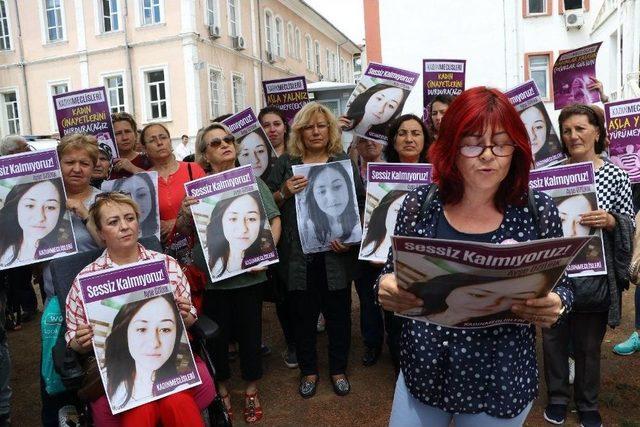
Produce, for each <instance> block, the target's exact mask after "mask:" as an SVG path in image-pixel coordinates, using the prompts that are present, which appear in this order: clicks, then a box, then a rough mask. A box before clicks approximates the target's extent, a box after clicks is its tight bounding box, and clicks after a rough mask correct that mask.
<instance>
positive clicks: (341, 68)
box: [338, 57, 347, 82]
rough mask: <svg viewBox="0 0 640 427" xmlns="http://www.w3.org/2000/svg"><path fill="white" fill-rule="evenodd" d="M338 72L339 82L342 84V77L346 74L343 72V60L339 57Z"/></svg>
mask: <svg viewBox="0 0 640 427" xmlns="http://www.w3.org/2000/svg"><path fill="white" fill-rule="evenodd" d="M338 72H339V73H340V81H341V82H344V76H345V75H346V74H347V73H345V71H344V58H343V57H340V68H339V69H338Z"/></svg>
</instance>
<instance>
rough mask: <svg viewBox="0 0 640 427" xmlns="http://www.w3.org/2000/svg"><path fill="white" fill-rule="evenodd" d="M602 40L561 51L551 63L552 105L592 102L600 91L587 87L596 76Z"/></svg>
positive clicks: (562, 105) (598, 98)
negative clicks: (597, 59)
mask: <svg viewBox="0 0 640 427" xmlns="http://www.w3.org/2000/svg"><path fill="white" fill-rule="evenodd" d="M601 44H602V42H598V43H593V44H590V45H588V46H584V47H581V48H578V49H574V50H570V51H567V52H564V53H561V54H560V55H559V56H558V59H556V62H555V63H554V64H553V106H554V108H555V109H556V110H559V109H561V108H563V107H565V106H567V105H571V104H593V103H596V102H599V101H600V93H599V92H598V91H597V90H595V89H589V86H590V85H591V84H593V83H594V81H595V78H596V58H597V57H598V49H600V45H601Z"/></svg>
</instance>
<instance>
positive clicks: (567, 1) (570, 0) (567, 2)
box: [561, 0, 584, 10]
mask: <svg viewBox="0 0 640 427" xmlns="http://www.w3.org/2000/svg"><path fill="white" fill-rule="evenodd" d="M561 1H562V2H563V6H564V10H572V9H582V8H583V7H584V6H583V4H582V0H561Z"/></svg>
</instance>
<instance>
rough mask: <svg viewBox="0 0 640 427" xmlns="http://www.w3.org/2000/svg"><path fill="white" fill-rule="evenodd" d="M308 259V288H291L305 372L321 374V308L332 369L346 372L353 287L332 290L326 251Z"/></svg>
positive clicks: (296, 329) (307, 373)
mask: <svg viewBox="0 0 640 427" xmlns="http://www.w3.org/2000/svg"><path fill="white" fill-rule="evenodd" d="M310 259H311V260H310V261H307V289H306V290H304V291H291V292H290V295H289V296H290V302H291V318H292V319H293V321H294V330H295V337H296V353H297V356H298V365H299V366H300V373H301V374H302V375H317V374H318V355H317V352H316V341H317V340H316V338H317V337H316V336H317V334H318V332H317V330H316V328H317V324H318V315H319V314H320V312H321V311H322V313H323V315H324V318H325V321H326V331H327V335H328V338H329V373H330V374H331V375H338V374H344V373H345V372H346V370H347V361H348V358H349V346H350V345H351V289H350V286H347V287H346V288H345V289H340V290H335V291H330V290H329V288H328V285H327V271H326V268H325V264H324V255H322V254H315V255H314V256H313V257H310Z"/></svg>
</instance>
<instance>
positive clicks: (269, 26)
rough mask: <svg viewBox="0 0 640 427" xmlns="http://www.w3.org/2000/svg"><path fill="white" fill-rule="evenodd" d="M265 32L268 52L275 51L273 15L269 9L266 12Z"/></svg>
mask: <svg viewBox="0 0 640 427" xmlns="http://www.w3.org/2000/svg"><path fill="white" fill-rule="evenodd" d="M264 34H265V37H264V38H265V43H266V44H267V46H266V49H267V52H269V53H273V15H272V14H271V12H269V11H268V10H267V11H265V13H264Z"/></svg>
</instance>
